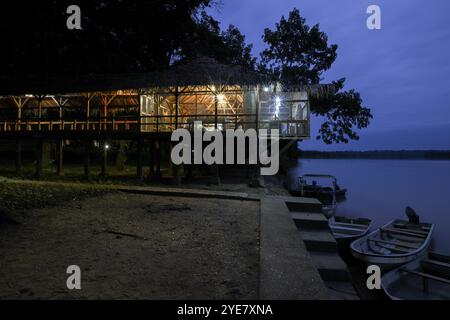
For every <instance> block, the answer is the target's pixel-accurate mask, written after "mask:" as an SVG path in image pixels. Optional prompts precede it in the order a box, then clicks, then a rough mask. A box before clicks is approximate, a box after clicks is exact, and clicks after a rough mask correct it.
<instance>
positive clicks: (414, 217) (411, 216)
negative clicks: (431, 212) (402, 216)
mask: <svg viewBox="0 0 450 320" xmlns="http://www.w3.org/2000/svg"><path fill="white" fill-rule="evenodd" d="M405 213H406V215H407V216H408V220H409V222H410V223H414V224H419V223H420V217H419V215H418V214H417V213H416V212H415V211H414V210H413V209H412V208H411V207H406V210H405Z"/></svg>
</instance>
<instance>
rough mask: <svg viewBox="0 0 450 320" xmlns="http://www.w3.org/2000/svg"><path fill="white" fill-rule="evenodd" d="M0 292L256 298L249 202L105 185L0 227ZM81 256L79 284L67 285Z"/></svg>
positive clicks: (255, 212)
mask: <svg viewBox="0 0 450 320" xmlns="http://www.w3.org/2000/svg"><path fill="white" fill-rule="evenodd" d="M1 229H2V232H1V233H0V250H1V252H2V255H1V258H0V259H1V263H0V265H1V266H2V273H3V274H5V275H8V276H7V277H1V280H0V299H72V298H76V299H105V298H109V299H169V298H170V299H181V298H182V299H256V298H257V292H258V273H259V272H258V265H259V253H258V249H259V246H258V241H259V240H258V234H259V208H258V203H257V202H254V201H239V200H225V199H209V200H208V199H201V200H199V199H194V198H182V197H170V196H155V195H152V196H146V195H137V194H125V193H115V192H113V193H106V194H102V195H96V196H95V197H89V198H86V199H83V200H78V199H75V200H71V201H65V202H64V203H63V204H61V203H60V204H59V205H57V206H53V207H47V208H41V209H29V210H27V214H26V216H22V217H21V219H20V224H19V225H11V224H6V225H2V226H1ZM69 265H79V266H80V268H81V270H82V279H83V281H82V286H83V287H82V290H80V291H76V290H75V291H70V290H67V288H66V279H67V274H66V268H67V267H68V266H69Z"/></svg>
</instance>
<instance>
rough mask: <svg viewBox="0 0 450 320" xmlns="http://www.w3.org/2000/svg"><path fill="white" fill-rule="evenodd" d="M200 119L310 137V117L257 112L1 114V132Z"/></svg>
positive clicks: (163, 128) (153, 127)
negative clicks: (265, 116)
mask: <svg viewBox="0 0 450 320" xmlns="http://www.w3.org/2000/svg"><path fill="white" fill-rule="evenodd" d="M195 121H201V122H202V126H203V127H204V128H206V129H214V128H217V129H219V130H226V129H238V128H242V129H244V130H245V129H248V128H254V129H258V128H259V129H267V130H268V133H269V134H270V131H271V130H275V129H278V130H279V133H280V136H281V137H303V138H305V137H309V121H306V120H270V121H257V115H256V114H218V115H211V114H208V115H178V116H175V115H160V116H144V115H143V116H133V115H132V116H114V117H90V118H86V117H85V118H81V117H80V118H73V117H72V118H69V117H66V118H56V119H49V118H36V117H29V118H20V119H18V118H15V119H11V118H0V134H1V132H22V131H58V130H59V131H61V130H64V131H67V130H68V131H133V132H161V133H162V132H172V131H174V130H175V129H177V128H185V129H188V130H192V129H193V128H194V122H195Z"/></svg>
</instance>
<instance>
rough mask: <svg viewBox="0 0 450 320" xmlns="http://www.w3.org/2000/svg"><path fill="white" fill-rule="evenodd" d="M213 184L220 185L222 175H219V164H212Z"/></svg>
mask: <svg viewBox="0 0 450 320" xmlns="http://www.w3.org/2000/svg"><path fill="white" fill-rule="evenodd" d="M211 184H212V185H217V186H218V185H220V175H219V165H218V164H213V165H211Z"/></svg>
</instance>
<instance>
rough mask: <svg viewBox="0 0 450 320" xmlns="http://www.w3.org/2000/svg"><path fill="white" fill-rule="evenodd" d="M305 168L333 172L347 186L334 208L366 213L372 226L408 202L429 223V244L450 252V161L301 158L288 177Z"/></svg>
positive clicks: (399, 213) (399, 211) (351, 213)
mask: <svg viewBox="0 0 450 320" xmlns="http://www.w3.org/2000/svg"><path fill="white" fill-rule="evenodd" d="M308 173H312V174H319V173H320V174H331V175H334V176H335V177H336V178H337V180H338V184H339V185H340V186H341V187H343V188H347V200H346V201H345V202H341V203H339V205H338V208H337V214H339V215H344V216H349V217H351V216H353V217H368V218H371V219H373V221H374V225H373V227H374V228H376V227H379V226H381V225H383V224H385V223H387V222H388V221H390V220H392V219H394V218H402V219H403V218H405V217H406V215H405V207H406V206H410V207H412V208H413V209H414V210H416V212H417V213H418V214H419V216H420V219H421V221H424V222H432V223H434V224H435V232H434V235H433V244H432V246H433V249H434V250H436V251H439V252H442V253H445V254H449V255H450V161H432V160H367V159H301V160H299V161H298V164H297V167H295V168H293V169H292V170H291V171H290V177H291V178H296V177H298V176H301V175H303V174H308Z"/></svg>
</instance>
